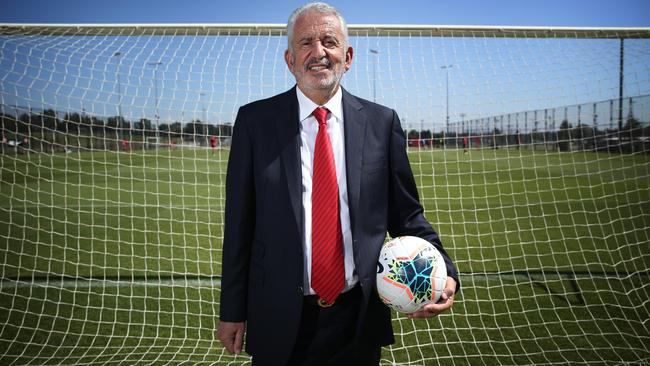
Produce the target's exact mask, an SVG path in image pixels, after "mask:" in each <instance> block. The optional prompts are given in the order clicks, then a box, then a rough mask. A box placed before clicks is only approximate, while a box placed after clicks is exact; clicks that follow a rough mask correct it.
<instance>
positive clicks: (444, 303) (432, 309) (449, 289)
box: [407, 277, 456, 318]
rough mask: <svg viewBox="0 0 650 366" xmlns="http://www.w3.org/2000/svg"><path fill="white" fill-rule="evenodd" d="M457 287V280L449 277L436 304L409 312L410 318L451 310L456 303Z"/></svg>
mask: <svg viewBox="0 0 650 366" xmlns="http://www.w3.org/2000/svg"><path fill="white" fill-rule="evenodd" d="M455 289H456V280H454V279H453V278H451V277H447V282H446V284H445V288H444V289H443V290H442V294H441V295H440V299H439V300H438V302H437V303H435V304H429V305H425V306H424V307H423V308H422V310H420V311H416V312H414V313H411V314H408V315H407V316H408V317H409V318H430V317H434V316H438V315H440V314H441V313H442V312H445V311H447V310H449V309H450V308H451V307H452V305H454V294H455Z"/></svg>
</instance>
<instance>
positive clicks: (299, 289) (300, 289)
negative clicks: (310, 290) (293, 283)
mask: <svg viewBox="0 0 650 366" xmlns="http://www.w3.org/2000/svg"><path fill="white" fill-rule="evenodd" d="M298 293H299V294H300V295H303V294H304V293H305V291H303V288H302V286H298Z"/></svg>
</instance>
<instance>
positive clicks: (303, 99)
mask: <svg viewBox="0 0 650 366" xmlns="http://www.w3.org/2000/svg"><path fill="white" fill-rule="evenodd" d="M341 89H342V88H341V86H339V89H338V90H337V91H336V93H335V94H334V96H332V98H331V99H330V100H328V101H327V103H325V105H323V106H322V107H325V108H327V109H328V110H329V111H330V113H331V114H332V116H334V117H336V118H337V119H338V120H339V121H342V120H343V92H342V91H341ZM296 94H297V96H298V108H299V117H300V121H301V122H302V121H304V120H305V119H307V118H308V117H309V116H311V114H312V112H313V111H314V109H316V108H317V107H320V106H319V105H318V104H316V103H314V102H313V101H312V100H311V99H309V98H307V96H306V95H305V94H304V93H303V92H302V90H300V88H298V87H297V86H296Z"/></svg>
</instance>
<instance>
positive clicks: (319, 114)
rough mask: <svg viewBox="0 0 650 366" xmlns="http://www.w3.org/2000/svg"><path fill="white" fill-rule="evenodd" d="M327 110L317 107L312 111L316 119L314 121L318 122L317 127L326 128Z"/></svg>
mask: <svg viewBox="0 0 650 366" xmlns="http://www.w3.org/2000/svg"><path fill="white" fill-rule="evenodd" d="M327 112H328V110H327V108H323V107H318V108H316V109H314V112H312V114H313V115H314V117H315V118H316V121H318V126H319V127H320V126H327Z"/></svg>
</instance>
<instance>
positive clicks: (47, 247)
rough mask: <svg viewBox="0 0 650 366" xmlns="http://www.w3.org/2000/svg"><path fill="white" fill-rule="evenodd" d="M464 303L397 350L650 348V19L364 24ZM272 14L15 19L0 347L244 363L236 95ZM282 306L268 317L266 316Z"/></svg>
mask: <svg viewBox="0 0 650 366" xmlns="http://www.w3.org/2000/svg"><path fill="white" fill-rule="evenodd" d="M349 35H350V40H349V41H350V45H351V46H352V47H353V48H354V59H353V65H352V68H351V69H350V70H349V71H348V72H347V74H346V75H345V76H344V78H343V82H342V83H343V86H344V87H345V88H346V89H347V90H348V91H350V92H351V93H352V94H355V95H357V96H359V97H362V98H365V99H368V100H370V101H375V102H377V103H380V104H383V105H386V106H388V107H390V108H393V109H394V110H395V111H396V112H397V114H398V115H399V116H400V119H401V123H402V127H403V128H404V133H405V135H406V136H407V143H408V146H407V152H408V156H409V159H410V163H411V167H412V169H413V171H414V175H415V179H416V183H417V185H418V191H419V194H420V199H421V201H422V203H423V205H424V208H425V214H426V216H427V218H428V219H429V221H430V222H431V223H432V225H433V226H434V228H435V229H436V230H437V231H438V232H439V233H440V236H441V239H442V242H443V244H444V246H445V248H446V249H447V251H448V252H449V254H450V255H451V257H452V258H453V259H454V261H455V263H456V265H457V267H458V269H459V271H460V281H461V291H460V293H459V294H458V296H457V298H456V302H455V305H454V307H453V309H452V311H450V312H448V313H445V314H444V315H441V316H439V317H436V318H432V319H428V320H412V319H408V318H406V317H404V316H402V315H400V314H397V313H394V314H393V328H394V330H395V333H396V343H395V344H394V345H392V346H390V347H386V348H384V349H383V352H382V357H381V360H382V362H381V363H382V364H384V365H392V364H398V365H422V364H426V365H436V364H455V365H476V364H479V365H515V364H516V365H553V364H570V365H594V364H596V365H619V364H644V363H647V362H650V347H649V346H648V345H649V344H650V331H649V330H648V319H650V281H649V280H650V251H648V243H650V71H649V70H650V57H649V56H650V28H567V27H564V28H562V27H485V26H424V25H413V26H406V25H404V26H402V25H372V24H370V25H350V26H349ZM286 44H287V41H286V32H285V26H284V25H278V24H173V25H171V24H153V25H144V24H142V25H140V24H138V25H136V24H129V25H124V24H87V25H66V24H0V132H1V133H2V136H1V137H2V144H1V150H0V364H31V365H35V364H93V365H108V364H118V365H133V364H193V365H201V364H206V365H207V364H250V359H249V358H247V357H246V356H237V357H235V356H232V355H229V354H228V353H227V352H226V351H225V350H224V349H223V348H222V347H221V346H220V344H219V343H218V342H217V341H216V339H215V336H214V330H215V329H216V326H217V324H218V314H219V284H220V282H219V281H220V271H221V269H220V267H221V243H222V239H223V227H222V222H223V207H224V184H225V175H226V162H227V159H228V153H229V147H230V136H231V133H232V127H233V123H234V120H235V115H236V113H237V110H238V108H239V107H240V106H241V105H244V104H246V103H248V102H251V101H254V100H257V99H261V98H266V97H269V96H271V95H274V94H277V93H279V92H282V91H285V90H287V89H289V88H291V87H292V86H293V85H294V83H295V80H294V78H293V75H291V73H290V72H289V70H288V69H287V67H286V65H285V63H284V61H283V53H284V50H285V49H286ZM270 316H272V315H270Z"/></svg>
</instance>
